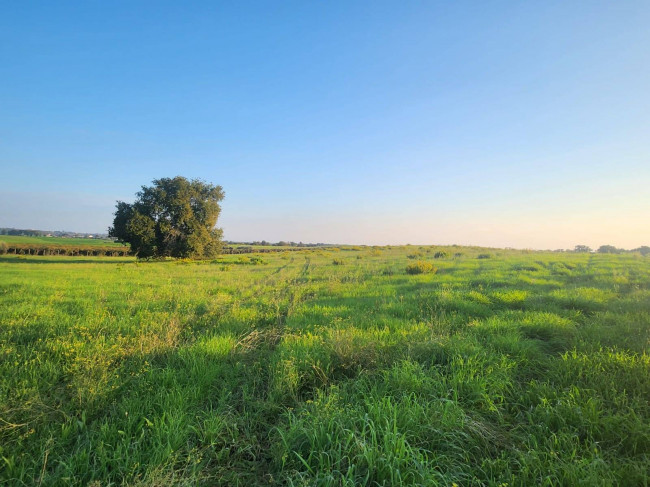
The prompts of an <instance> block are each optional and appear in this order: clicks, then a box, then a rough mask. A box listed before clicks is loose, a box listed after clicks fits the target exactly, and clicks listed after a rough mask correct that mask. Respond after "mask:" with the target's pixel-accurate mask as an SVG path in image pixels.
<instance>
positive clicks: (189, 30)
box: [0, 0, 650, 248]
mask: <svg viewBox="0 0 650 487" xmlns="http://www.w3.org/2000/svg"><path fill="white" fill-rule="evenodd" d="M1 12H2V13H1V15H0V175H1V176H0V181H1V182H0V226H12V227H18V228H39V229H47V230H61V229H67V230H74V231H87V232H103V231H106V228H107V227H108V226H109V225H110V223H111V221H112V212H113V210H114V207H115V200H118V199H120V200H125V201H132V200H133V198H134V194H135V192H136V191H137V190H138V189H139V187H140V186H141V185H144V184H149V183H150V182H151V180H152V179H155V178H159V177H173V176H176V175H183V176H186V177H190V178H193V177H197V178H201V179H204V180H206V181H209V182H212V183H215V184H220V185H222V186H223V188H224V190H225V192H226V199H225V201H224V204H223V213H222V218H221V219H220V226H222V227H223V228H224V231H225V238H226V239H230V240H238V241H250V240H262V239H266V240H269V241H278V240H294V241H304V242H336V243H361V244H399V243H412V244H425V243H427V244H447V243H458V244H477V245H486V246H501V247H505V246H510V247H525V248H570V247H573V246H574V245H576V244H587V245H591V246H594V247H597V246H598V245H601V244H613V245H617V246H621V247H625V248H633V247H638V246H640V245H650V220H649V218H648V216H649V214H650V191H649V190H648V188H649V187H650V29H649V28H648V26H649V25H650V2H648V1H647V0H642V1H617V2H598V1H589V2H586V1H585V2H581V1H576V2H559V1H550V2H506V1H494V2H493V1H487V2H478V1H472V2H462V1H459V2H442V1H440V2H434V1H430V2H428V1H427V2H422V1H413V2H398V1H393V2H384V1H372V2H350V1H340V2H334V1H331V2H329V1H328V2H310V1H303V2H271V1H266V2H245V1H244V2H212V1H210V2H207V1H206V2H161V1H156V2H145V1H128V2H127V1H123V2H120V1H111V2H103V1H84V2H46V1H42V2H37V1H29V2H3V3H2V7H1Z"/></svg>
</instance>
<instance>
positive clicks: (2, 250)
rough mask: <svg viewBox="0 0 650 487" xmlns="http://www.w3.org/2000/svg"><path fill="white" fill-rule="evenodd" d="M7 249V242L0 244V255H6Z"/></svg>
mask: <svg viewBox="0 0 650 487" xmlns="http://www.w3.org/2000/svg"><path fill="white" fill-rule="evenodd" d="M8 248H9V246H8V245H7V242H0V255H3V254H6V253H7V249H8Z"/></svg>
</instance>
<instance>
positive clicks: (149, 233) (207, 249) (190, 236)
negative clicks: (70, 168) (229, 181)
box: [108, 176, 224, 259]
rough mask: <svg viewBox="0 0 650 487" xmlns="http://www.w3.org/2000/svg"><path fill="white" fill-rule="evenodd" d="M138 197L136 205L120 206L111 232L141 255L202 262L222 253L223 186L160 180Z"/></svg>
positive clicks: (126, 204)
mask: <svg viewBox="0 0 650 487" xmlns="http://www.w3.org/2000/svg"><path fill="white" fill-rule="evenodd" d="M136 197H137V199H136V201H135V202H134V203H132V204H129V203H125V202H124V201H118V202H117V207H116V210H115V218H114V220H113V226H112V227H110V228H109V229H108V234H109V236H111V237H114V238H117V239H118V240H119V241H121V242H124V243H128V244H130V245H131V251H132V252H133V253H134V254H135V255H136V256H137V257H139V258H147V257H177V258H191V259H201V258H208V257H213V256H214V255H216V254H218V253H219V250H220V249H221V237H222V231H221V229H219V228H216V224H217V219H218V218H219V214H220V212H221V206H220V205H219V202H220V201H222V200H223V198H224V192H223V189H222V188H221V186H214V185H212V184H208V183H205V182H204V181H201V180H199V179H192V180H188V179H186V178H184V177H181V176H177V177H175V178H162V179H155V180H154V181H153V182H152V186H142V190H141V191H139V192H138V193H136Z"/></svg>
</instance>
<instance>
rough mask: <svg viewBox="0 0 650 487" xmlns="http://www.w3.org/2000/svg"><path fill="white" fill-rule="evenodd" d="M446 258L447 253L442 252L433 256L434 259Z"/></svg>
mask: <svg viewBox="0 0 650 487" xmlns="http://www.w3.org/2000/svg"><path fill="white" fill-rule="evenodd" d="M445 257H447V252H443V251H440V252H436V253H435V254H433V258H434V259H444V258H445Z"/></svg>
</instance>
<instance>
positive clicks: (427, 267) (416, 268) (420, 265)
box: [406, 260, 438, 274]
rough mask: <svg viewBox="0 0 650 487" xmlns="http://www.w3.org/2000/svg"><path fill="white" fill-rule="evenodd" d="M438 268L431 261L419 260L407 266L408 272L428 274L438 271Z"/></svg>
mask: <svg viewBox="0 0 650 487" xmlns="http://www.w3.org/2000/svg"><path fill="white" fill-rule="evenodd" d="M437 271H438V269H437V268H436V267H434V265H433V264H432V263H431V262H427V261H424V260H418V261H416V262H412V263H411V264H409V265H407V266H406V273H407V274H428V273H436V272H437Z"/></svg>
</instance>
